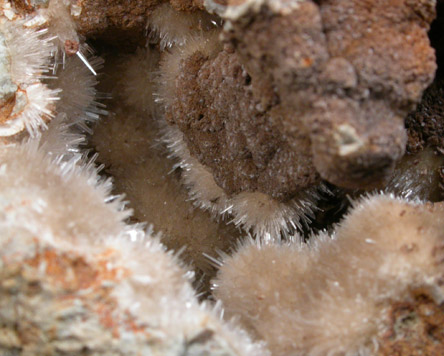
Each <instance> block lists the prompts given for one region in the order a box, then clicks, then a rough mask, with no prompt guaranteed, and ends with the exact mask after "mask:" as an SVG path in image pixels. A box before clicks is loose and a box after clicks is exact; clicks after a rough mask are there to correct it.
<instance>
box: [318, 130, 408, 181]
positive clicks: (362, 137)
mask: <svg viewBox="0 0 444 356" xmlns="http://www.w3.org/2000/svg"><path fill="white" fill-rule="evenodd" d="M386 129H389V127H386ZM391 129H392V130H391V132H385V133H384V132H382V131H381V130H379V129H378V127H376V130H372V131H373V132H364V133H358V132H357V131H356V130H355V129H353V127H352V126H351V125H349V124H343V125H339V126H338V127H336V128H335V130H332V131H331V132H332V134H331V135H329V136H330V139H328V140H324V139H319V138H317V139H316V138H315V144H314V145H313V158H314V164H315V167H316V170H317V171H318V172H319V174H320V175H321V177H322V178H323V179H325V180H327V181H328V182H330V183H332V184H334V185H337V186H339V187H343V188H349V189H374V188H382V187H383V186H384V184H385V183H386V182H387V180H388V179H389V178H390V177H391V175H392V172H393V170H394V168H395V164H396V162H397V161H398V160H399V159H401V157H402V156H403V154H404V150H405V145H406V132H405V130H404V129H403V127H402V126H401V125H399V127H398V130H396V125H395V126H392V127H391ZM370 130H371V129H370Z"/></svg>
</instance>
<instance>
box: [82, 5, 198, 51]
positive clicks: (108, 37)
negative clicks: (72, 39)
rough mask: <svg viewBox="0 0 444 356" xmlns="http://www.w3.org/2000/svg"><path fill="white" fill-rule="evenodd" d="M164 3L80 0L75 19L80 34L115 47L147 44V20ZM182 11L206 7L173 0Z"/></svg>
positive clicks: (176, 7) (177, 8) (175, 7)
mask: <svg viewBox="0 0 444 356" xmlns="http://www.w3.org/2000/svg"><path fill="white" fill-rule="evenodd" d="M163 2H165V1H162V0H132V1H127V0H77V3H78V5H79V9H80V11H79V14H78V15H77V16H74V19H75V20H76V23H77V26H78V30H79V33H80V34H82V35H84V36H85V37H88V38H98V39H101V40H105V41H106V42H108V43H111V44H120V43H125V42H127V41H130V42H132V43H137V44H141V45H145V42H146V32H147V18H148V16H149V15H150V14H151V13H152V12H153V10H154V9H155V7H156V6H157V5H159V4H161V3H163ZM170 4H171V6H172V7H173V8H174V9H175V10H178V11H187V12H190V11H195V10H200V9H201V8H202V4H199V1H196V2H195V1H193V0H171V2H170Z"/></svg>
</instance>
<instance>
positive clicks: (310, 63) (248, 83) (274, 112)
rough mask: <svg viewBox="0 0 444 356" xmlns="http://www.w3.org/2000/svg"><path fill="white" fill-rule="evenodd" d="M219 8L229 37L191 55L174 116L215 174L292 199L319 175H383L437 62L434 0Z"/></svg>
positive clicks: (362, 181) (354, 178) (231, 190)
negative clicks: (432, 38)
mask: <svg viewBox="0 0 444 356" xmlns="http://www.w3.org/2000/svg"><path fill="white" fill-rule="evenodd" d="M251 4H255V5H257V4H258V2H251ZM237 5H239V4H237ZM211 6H212V5H211V3H209V5H208V7H211ZM213 7H214V8H215V9H216V11H217V12H218V13H219V14H220V15H221V17H222V18H223V19H224V20H225V21H226V23H225V27H224V31H223V36H224V38H225V40H224V41H225V43H228V44H227V45H225V47H224V49H223V50H221V51H220V52H218V53H213V54H211V55H208V53H205V51H204V52H202V51H201V50H199V49H196V51H195V52H193V53H189V55H188V57H184V58H182V60H181V62H180V64H179V67H180V69H178V71H177V73H178V77H177V78H175V92H174V93H172V94H171V95H172V96H173V98H172V99H171V100H170V102H169V103H168V105H167V111H166V117H167V120H168V121H169V122H170V123H171V124H175V125H177V126H178V127H179V129H180V130H181V131H182V132H183V133H184V138H185V141H186V143H187V145H188V147H189V149H190V152H191V154H192V155H193V156H195V157H196V158H197V159H198V160H199V161H200V162H201V163H203V164H204V165H205V166H206V167H207V168H209V169H210V170H211V172H212V174H213V176H214V178H215V181H216V182H217V184H218V185H219V186H221V187H222V188H223V189H224V190H225V191H226V192H227V193H228V194H237V193H239V192H243V191H259V192H263V193H266V194H268V195H270V196H272V197H273V198H276V199H278V200H281V201H284V200H287V199H290V198H292V197H293V196H295V194H296V193H297V192H299V191H301V190H303V189H305V188H307V187H310V186H313V185H315V184H317V183H318V182H319V181H320V179H321V178H323V179H325V180H327V181H329V182H331V183H333V184H335V185H338V186H342V187H347V188H364V189H366V188H373V187H376V186H380V185H381V184H383V183H385V182H386V180H387V178H388V177H389V176H390V174H391V172H392V170H393V167H394V165H395V163H396V162H397V161H398V160H399V159H400V158H401V157H402V156H403V154H404V150H405V145H406V141H407V135H406V131H405V129H404V118H405V116H406V115H407V113H408V112H409V111H410V110H411V109H412V108H413V107H414V105H415V104H416V103H417V102H418V101H419V100H420V98H421V95H422V92H423V90H424V89H425V88H426V87H427V86H428V85H429V84H430V83H431V81H432V79H433V76H434V72H435V69H436V63H435V56H434V50H433V49H432V47H431V46H430V42H429V39H428V37H427V31H428V29H429V25H430V23H431V22H432V20H433V18H434V16H435V9H434V1H432V0H430V1H408V0H405V1H382V0H378V1H371V2H370V1H357V0H353V1H349V0H347V1H345V0H330V1H317V2H313V1H296V2H292V3H291V4H287V3H283V2H282V3H280V2H273V3H272V2H271V1H270V2H267V1H264V2H263V3H262V4H261V5H260V6H253V5H251V6H250V7H249V8H248V6H247V3H243V4H242V6H236V5H230V4H229V6H222V7H221V6H220V4H219V5H216V4H214V3H213ZM241 8H243V11H241V10H240V9H241Z"/></svg>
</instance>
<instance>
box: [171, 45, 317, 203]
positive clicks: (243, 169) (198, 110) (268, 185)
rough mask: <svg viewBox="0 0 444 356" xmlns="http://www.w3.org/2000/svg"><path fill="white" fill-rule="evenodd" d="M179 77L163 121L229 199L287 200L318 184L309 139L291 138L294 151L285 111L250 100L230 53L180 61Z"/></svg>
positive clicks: (228, 50)
mask: <svg viewBox="0 0 444 356" xmlns="http://www.w3.org/2000/svg"><path fill="white" fill-rule="evenodd" d="M179 73H180V74H179V76H178V78H177V79H176V82H175V93H174V94H175V95H174V100H173V102H172V104H171V105H169V107H168V109H167V111H166V115H165V117H166V119H167V121H168V122H169V123H170V124H176V125H177V126H178V127H179V129H180V130H181V131H182V132H183V133H184V138H185V141H186V143H187V146H188V148H189V150H190V153H191V155H193V156H194V157H196V158H197V159H198V160H199V161H200V162H201V163H202V164H204V165H205V166H207V167H208V168H210V169H211V171H212V173H213V176H214V179H215V181H216V182H217V184H218V185H219V186H221V187H222V188H223V189H224V190H225V191H226V192H227V193H228V194H237V193H240V192H244V191H260V192H262V193H266V194H268V195H270V196H272V197H274V198H276V199H280V200H285V199H289V198H291V197H292V195H294V194H295V193H297V192H298V191H300V190H302V189H304V188H307V187H309V186H311V185H313V184H315V183H317V182H318V181H319V176H318V174H317V173H316V171H315V169H314V166H313V164H312V160H311V157H310V142H309V140H308V138H307V137H306V136H305V135H304V134H303V133H299V135H293V136H292V137H291V143H292V144H293V146H297V150H294V148H293V147H292V145H291V144H290V140H289V138H288V137H287V135H286V132H285V130H284V128H283V127H282V116H283V108H282V107H281V106H280V105H279V104H278V103H273V105H270V106H269V107H266V108H264V107H263V106H262V103H261V102H260V101H259V100H258V99H256V98H255V97H254V95H253V86H252V83H251V78H250V77H249V75H248V74H247V73H246V72H245V70H243V67H242V66H241V64H240V63H239V60H238V56H237V54H236V53H234V52H233V51H232V50H231V48H228V47H227V48H225V49H224V50H222V51H221V52H219V53H218V54H217V55H216V56H215V58H208V57H205V56H204V55H203V54H202V52H200V51H197V52H195V53H194V54H193V55H191V56H190V57H188V58H186V59H184V60H182V62H181V64H180V70H179Z"/></svg>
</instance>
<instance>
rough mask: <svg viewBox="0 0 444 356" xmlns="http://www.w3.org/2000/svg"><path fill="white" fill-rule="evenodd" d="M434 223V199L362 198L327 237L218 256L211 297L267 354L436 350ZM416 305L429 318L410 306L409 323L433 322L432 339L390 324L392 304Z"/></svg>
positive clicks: (438, 311)
mask: <svg viewBox="0 0 444 356" xmlns="http://www.w3.org/2000/svg"><path fill="white" fill-rule="evenodd" d="M443 221H444V210H443V206H442V204H441V203H437V204H435V205H433V204H425V205H422V204H419V203H411V202H408V201H404V200H401V199H394V198H391V197H389V196H375V197H372V198H368V199H366V200H365V201H362V202H359V203H356V205H355V208H354V209H353V211H352V212H350V213H349V214H348V215H347V217H346V218H345V219H344V221H343V222H342V223H340V225H339V226H338V227H337V229H336V231H335V233H334V234H333V235H331V236H328V235H326V234H321V235H319V236H317V237H313V238H312V239H311V240H310V243H309V244H308V245H301V244H299V243H264V242H261V241H251V242H248V243H246V244H244V245H243V246H241V247H240V248H239V250H238V252H237V253H235V254H234V255H233V256H225V257H224V261H223V265H222V267H221V269H220V272H219V275H218V278H217V279H216V280H215V282H214V286H215V296H216V298H218V299H220V300H222V302H223V305H224V307H225V310H226V313H227V314H226V315H227V316H228V317H231V316H239V317H240V319H241V321H242V324H243V325H244V326H245V327H247V328H248V329H249V330H250V331H252V332H253V333H254V334H255V335H256V337H257V338H259V339H263V340H265V341H267V345H268V346H269V348H270V350H271V351H272V354H273V355H376V354H378V347H379V348H380V349H381V350H380V351H381V352H380V354H382V355H393V354H395V353H391V352H392V351H393V350H396V348H397V347H396V346H395V345H396V344H399V345H403V346H402V347H403V350H404V353H399V354H400V355H411V354H413V353H414V352H416V351H415V350H416V349H417V348H419V349H420V350H423V351H424V352H425V351H426V350H427V354H428V355H438V354H440V353H442V352H443V351H444V346H443V345H444V344H443V342H444V339H443V337H442V335H444V333H443V325H442V324H439V320H441V319H440V318H442V303H443V301H444V291H443V289H442V278H443V273H444V268H443V256H444V255H443V251H444V240H443V236H442V229H443ZM421 299H423V301H421ZM424 299H425V300H424ZM421 304H425V305H427V308H429V310H433V311H430V313H433V314H423V313H422V312H419V313H418V314H417V316H416V318H418V319H420V320H419V321H418V323H422V324H424V328H427V327H429V328H436V330H435V331H434V332H433V335H435V337H436V338H435V337H434V336H430V337H424V338H423V339H421V336H420V335H418V333H419V330H417V333H416V334H415V333H413V334H414V335H415V336H412V335H408V334H405V335H402V333H401V332H400V331H399V329H396V327H395V326H394V325H393V323H394V322H395V321H394V320H396V319H397V318H398V316H397V315H396V314H397V313H399V312H400V311H399V309H400V306H401V305H404V306H406V308H416V306H418V308H420V305H421ZM430 308H431V309H430ZM399 327H402V326H399ZM410 333H412V332H410ZM390 334H391V335H392V336H390ZM397 334H398V335H397ZM410 338H411V339H410ZM416 338H418V339H419V340H420V341H421V342H420V343H419V342H418V343H416V342H417V341H418V340H417V339H416ZM390 350H391V351H390Z"/></svg>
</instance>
